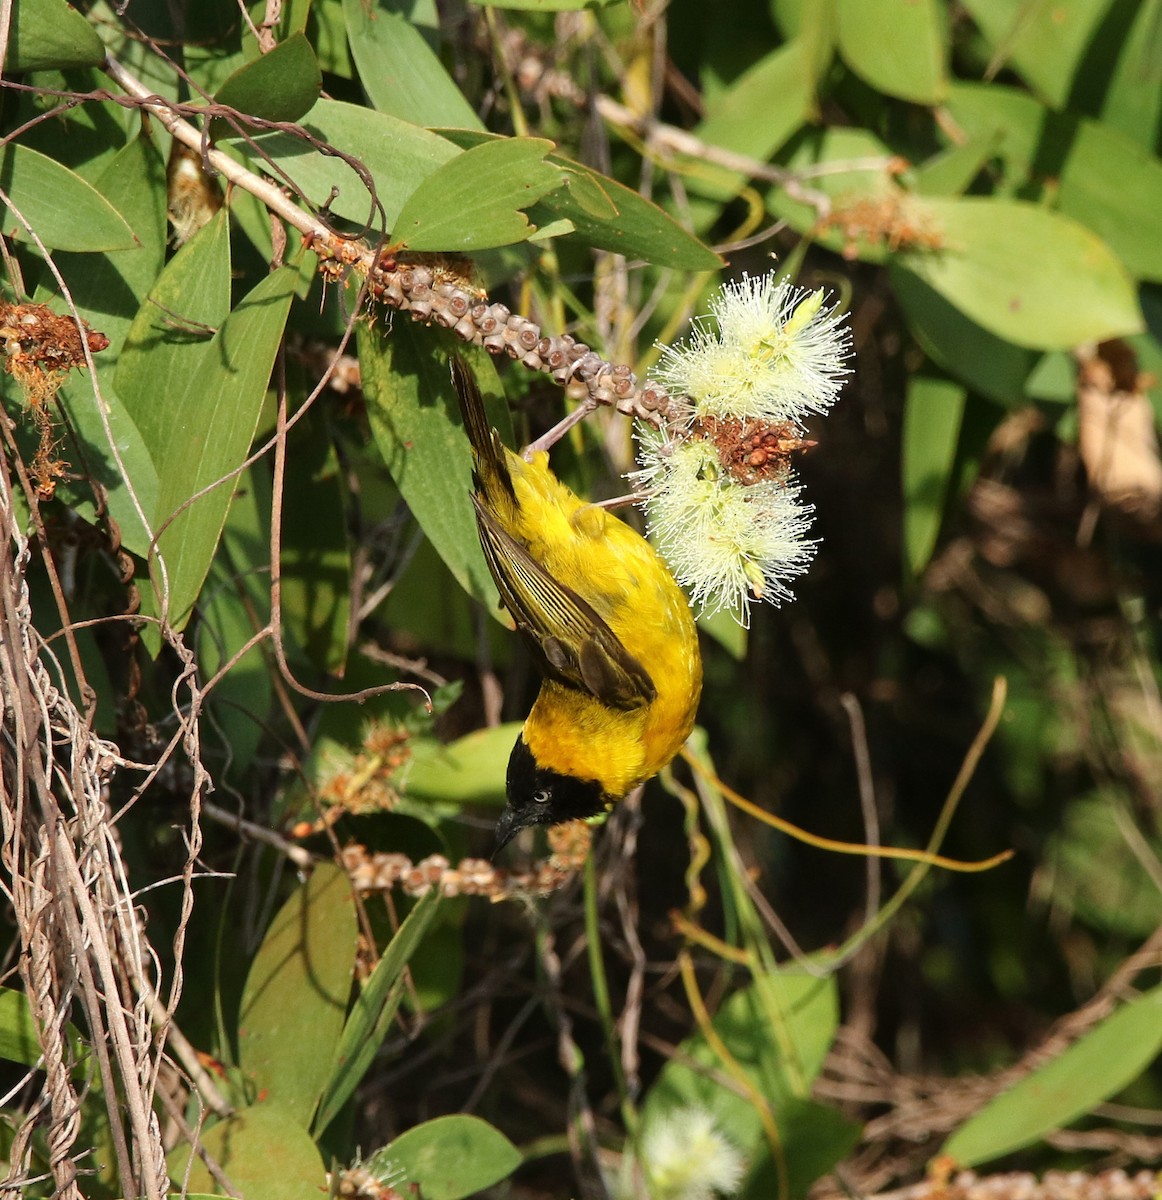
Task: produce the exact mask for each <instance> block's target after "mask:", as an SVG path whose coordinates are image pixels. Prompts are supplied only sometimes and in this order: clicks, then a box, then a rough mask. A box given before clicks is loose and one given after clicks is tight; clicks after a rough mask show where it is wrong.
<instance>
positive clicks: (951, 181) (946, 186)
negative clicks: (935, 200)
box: [912, 134, 1001, 196]
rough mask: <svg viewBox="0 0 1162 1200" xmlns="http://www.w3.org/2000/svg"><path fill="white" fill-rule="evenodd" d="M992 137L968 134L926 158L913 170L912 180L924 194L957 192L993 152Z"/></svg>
mask: <svg viewBox="0 0 1162 1200" xmlns="http://www.w3.org/2000/svg"><path fill="white" fill-rule="evenodd" d="M1000 140H1001V136H1000V135H999V134H998V135H997V136H996V137H995V138H992V139H988V138H971V139H969V140H968V141H966V142H965V143H964V144H963V145H959V146H952V147H950V148H949V149H948V150H944V151H942V152H941V153H939V154H934V155H932V157H931V158H928V159H925V160H924V162H922V163H920V165H919V166H917V167H916V168H915V169H914V170H913V171H912V184H913V186H914V187H915V190H916V191H917V192H919V193H920V194H921V195H924V196H960V195H962V194H963V193H964V192H966V191H967V190H968V188H969V187H970V186H971V184H972V182H973V180H975V179H976V178H977V176H978V175H980V173H981V171H983V170H984V169H985V167H986V166H987V165H988V163H989V159H991V158H992V157H993V155H994V154H995V153H996V143H997V142H999V141H1000Z"/></svg>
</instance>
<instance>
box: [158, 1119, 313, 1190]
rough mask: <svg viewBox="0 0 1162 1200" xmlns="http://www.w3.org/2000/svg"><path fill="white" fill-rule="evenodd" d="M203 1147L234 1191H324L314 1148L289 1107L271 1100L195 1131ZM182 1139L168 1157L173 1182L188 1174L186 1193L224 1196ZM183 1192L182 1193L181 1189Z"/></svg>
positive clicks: (205, 1168) (184, 1178)
mask: <svg viewBox="0 0 1162 1200" xmlns="http://www.w3.org/2000/svg"><path fill="white" fill-rule="evenodd" d="M200 1141H201V1144H202V1145H203V1146H204V1147H205V1150H206V1153H207V1154H208V1155H210V1156H211V1157H212V1158H213V1159H214V1161H215V1163H216V1164H217V1165H218V1166H219V1167H221V1168H222V1171H223V1172H224V1173H225V1175H226V1177H227V1178H228V1179H229V1180H230V1183H231V1185H232V1186H233V1187H235V1188H237V1189H238V1190H237V1192H236V1193H233V1194H236V1195H240V1196H245V1197H255V1198H257V1197H261V1198H262V1200H319V1197H320V1196H326V1195H327V1170H326V1165H325V1164H324V1162H323V1159H322V1158H321V1156H320V1155H319V1151H318V1148H317V1147H316V1146H315V1143H314V1142H313V1141H312V1140H311V1138H310V1135H309V1134H308V1133H307V1131H306V1130H305V1129H304V1128H303V1127H302V1125H301V1124H300V1123H299V1122H298V1121H297V1120H296V1119H295V1116H294V1114H293V1113H291V1112H289V1111H288V1110H287V1109H285V1108H283V1107H282V1106H281V1105H279V1104H276V1103H273V1102H270V1103H267V1102H264V1103H262V1104H255V1105H253V1106H252V1107H250V1108H244V1109H242V1110H241V1111H239V1112H237V1113H235V1114H234V1115H233V1116H231V1117H227V1118H226V1119H225V1120H222V1121H219V1122H218V1123H217V1124H216V1125H212V1126H210V1128H208V1129H204V1130H202V1132H201V1136H200ZM190 1159H191V1154H190V1147H189V1145H188V1144H187V1143H182V1144H181V1145H180V1146H179V1147H178V1148H177V1149H176V1150H174V1151H172V1152H171V1153H170V1155H169V1158H168V1160H167V1163H168V1166H169V1173H170V1177H171V1178H172V1179H173V1180H174V1182H175V1183H178V1182H184V1181H185V1180H186V1178H187V1176H186V1172H187V1170H188V1172H189V1176H188V1183H189V1192H190V1194H191V1195H192V1194H202V1195H206V1196H223V1195H227V1194H228V1193H226V1192H224V1191H222V1189H221V1188H220V1187H219V1186H218V1184H217V1181H216V1180H215V1179H214V1177H213V1176H212V1175H211V1174H210V1171H209V1169H208V1168H207V1167H206V1164H205V1162H203V1160H202V1159H201V1157H200V1156H198V1155H194V1156H193V1161H192V1162H191V1161H190ZM183 1194H185V1193H183Z"/></svg>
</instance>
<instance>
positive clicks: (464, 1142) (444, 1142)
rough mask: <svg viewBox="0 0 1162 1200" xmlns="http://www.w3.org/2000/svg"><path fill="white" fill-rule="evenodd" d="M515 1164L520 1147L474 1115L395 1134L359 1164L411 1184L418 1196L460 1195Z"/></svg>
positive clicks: (453, 1198)
mask: <svg viewBox="0 0 1162 1200" xmlns="http://www.w3.org/2000/svg"><path fill="white" fill-rule="evenodd" d="M520 1164H521V1154H520V1151H519V1150H518V1149H517V1148H516V1147H515V1146H514V1145H513V1144H512V1143H511V1142H510V1141H509V1140H508V1138H506V1137H505V1136H504V1134H502V1133H501V1132H500V1131H499V1130H497V1129H493V1127H492V1126H491V1125H489V1124H488V1123H487V1122H486V1121H482V1120H480V1118H479V1117H466V1116H451V1117H437V1118H436V1119H435V1120H434V1121H425V1122H424V1123H423V1124H422V1125H416V1126H415V1127H414V1128H412V1129H409V1130H408V1131H407V1132H406V1133H402V1134H400V1136H399V1137H397V1138H396V1139H395V1141H393V1142H391V1143H390V1144H389V1145H387V1146H385V1147H384V1148H383V1149H382V1150H379V1151H377V1152H376V1153H375V1154H373V1155H372V1156H371V1157H370V1158H369V1159H368V1160H367V1161H366V1162H365V1163H364V1166H365V1167H366V1169H367V1170H368V1171H370V1172H371V1173H372V1174H373V1175H375V1176H377V1177H378V1178H380V1179H385V1180H386V1179H395V1180H396V1181H397V1182H400V1183H402V1184H404V1185H411V1186H413V1187H415V1188H416V1189H417V1190H418V1191H419V1193H420V1194H421V1195H422V1196H423V1197H424V1200H462V1197H465V1196H474V1195H476V1193H477V1192H480V1191H483V1190H484V1189H485V1188H488V1187H491V1186H492V1185H493V1184H494V1183H499V1182H500V1181H501V1180H502V1179H507V1178H508V1177H509V1176H510V1175H511V1174H512V1173H513V1171H515V1170H516V1169H517V1167H519V1166H520ZM401 1173H402V1174H401Z"/></svg>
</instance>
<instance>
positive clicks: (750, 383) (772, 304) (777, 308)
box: [635, 274, 852, 625]
mask: <svg viewBox="0 0 1162 1200" xmlns="http://www.w3.org/2000/svg"><path fill="white" fill-rule="evenodd" d="M710 313H711V315H710V317H708V318H705V319H703V320H701V321H697V322H695V325H694V330H693V332H692V333H691V335H690V338H689V339H688V341H687V342H686V343H684V344H681V345H677V346H663V347H662V355H661V359H660V362H659V366H658V369H657V371H656V372H655V375H656V377H657V380H658V382H659V383H661V384H662V385H663V386H664V387H665V388H666V390H667V391H669V392H670V393H671V395H672V396H673V397H674V399H675V400H676V401H677V405H676V408H675V410H672V412H676V413H679V414H680V417H678V418H677V419H675V418H674V417H673V416H672V418H671V424H670V426H669V427H668V428H667V429H665V430H663V431H659V430H656V429H653V428H647V427H643V428H642V430H641V431H640V432H639V435H638V458H639V461H640V463H641V469H640V470H639V471H638V472H637V473H636V475H635V479H636V481H637V484H638V487H639V488H640V489H641V490H642V501H641V502H642V504H643V506H644V507H645V510H646V515H647V518H648V522H649V529H650V535H651V537H652V538H653V540H654V542H655V544H656V545H657V547H658V550H659V551H660V552H661V554H662V557H663V558H664V559H665V560H666V562H667V563H668V564H669V567H670V570H671V571H672V572H673V573H674V577H675V578H676V579H677V580H678V582H679V583H680V584H682V586H683V587H685V588H686V589H687V591H688V592H689V593H690V596H691V599H692V600H693V601H694V602H695V603H696V604H698V605H700V606H701V607H702V609H703V611H705V612H717V611H718V610H719V609H722V608H726V609H728V610H730V611H731V612H732V613H733V615H734V616H735V618H736V620H738V621H739V623H740V624H742V625H749V624H750V606H751V604H752V603H753V602H754V601H755V600H766V601H770V602H772V603H774V604H778V603H780V602H781V601H783V600H788V599H790V597H791V593H790V591H789V590H788V587H787V584H788V583H789V582H790V581H791V580H792V579H795V578H796V577H797V576H799V575H802V574H803V572H804V571H806V569H807V567H808V566H809V564H810V562H811V559H812V557H813V556H814V554H815V543H814V542H812V541H810V540H809V539H808V538H807V532H808V530H809V529H810V526H811V513H812V511H813V510H812V509H811V507H810V506H809V505H806V504H804V503H803V502H802V501H801V500H800V498H799V497H800V489H799V487H798V486H796V484H795V483H794V477H793V473H792V470H791V456H792V454H794V452H795V451H796V450H801V449H803V448H805V447H806V446H807V445H810V444H811V443H809V442H804V441H803V440H802V438H801V437H800V436H799V433H800V431H801V430H802V427H803V421H804V420H805V419H806V417H807V416H809V415H810V414H811V413H823V412H826V411H827V409H828V408H830V407H831V405H832V404H833V403H834V402H835V399H836V397H837V396H838V395H839V389H840V387H841V386H842V384H843V380H844V377H845V376H846V375H847V374H849V370H850V369H849V368H848V366H847V361H848V359H849V358H850V357H851V353H852V349H851V331H850V330H849V329H848V328H847V326H846V325H844V324H843V320H844V317H843V314H842V313H840V312H839V311H838V309H837V307H836V306H835V305H834V304H832V305H830V306H828V305H827V304H826V303H825V301H824V296H823V293H822V292H821V291H817V292H808V291H804V290H803V289H801V288H796V287H794V286H793V285H792V284H790V283H788V282H787V281H786V280H777V279H776V278H775V277H774V275H773V274H771V275H766V276H763V277H762V278H757V279H756V278H752V277H751V276H749V275H743V276H742V278H741V279H739V280H737V281H736V282H734V283H729V284H727V285H726V286H725V287H723V288H722V290H721V291H720V292H719V293H718V295H717V296H716V297H715V298H714V299H713V300H712V301H711V303H710Z"/></svg>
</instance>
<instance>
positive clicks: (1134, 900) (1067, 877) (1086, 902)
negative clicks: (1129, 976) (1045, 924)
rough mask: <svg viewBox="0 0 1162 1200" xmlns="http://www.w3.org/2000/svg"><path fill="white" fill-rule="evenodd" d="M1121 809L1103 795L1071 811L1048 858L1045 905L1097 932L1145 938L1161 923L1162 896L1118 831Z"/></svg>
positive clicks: (1115, 800) (1074, 805) (1074, 804)
mask: <svg viewBox="0 0 1162 1200" xmlns="http://www.w3.org/2000/svg"><path fill="white" fill-rule="evenodd" d="M1123 805H1124V801H1123V800H1122V798H1121V797H1120V796H1118V795H1117V794H1116V793H1102V792H1098V793H1095V794H1094V795H1093V796H1091V797H1088V798H1085V799H1081V800H1074V801H1072V802H1071V803H1070V804H1069V805H1068V807H1067V808H1066V809H1065V812H1064V814H1063V815H1062V820H1061V825H1060V828H1059V829H1058V830H1057V831H1056V832H1055V833H1054V834H1053V837H1052V839H1051V841H1050V844H1049V847H1048V853H1047V855H1046V865H1045V872H1044V892H1045V899H1046V901H1047V902H1048V903H1050V904H1051V905H1052V906H1053V910H1054V912H1058V913H1076V914H1077V915H1078V916H1080V917H1081V919H1082V920H1084V921H1086V922H1088V923H1089V924H1091V925H1094V926H1096V927H1097V928H1098V929H1102V930H1106V931H1109V932H1110V933H1116V934H1124V935H1126V936H1128V937H1145V936H1147V935H1148V934H1150V933H1151V932H1153V930H1154V929H1156V928H1157V927H1158V924H1159V922H1162V894H1159V891H1158V885H1157V884H1156V883H1155V882H1154V880H1153V879H1151V877H1150V875H1149V874H1148V873H1147V871H1146V869H1145V867H1143V866H1142V863H1141V861H1140V860H1139V859H1138V857H1137V856H1136V855H1135V854H1134V852H1133V851H1132V850H1131V849H1130V847H1129V845H1128V844H1127V842H1126V839H1125V837H1124V836H1123V835H1122V832H1121V830H1120V829H1119V827H1118V820H1117V817H1116V812H1115V806H1118V807H1122V806H1123ZM1123 812H1124V808H1123ZM1125 820H1127V821H1132V820H1133V818H1132V817H1131V816H1130V815H1129V814H1128V813H1125ZM1156 851H1157V848H1156V847H1155V852H1156Z"/></svg>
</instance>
